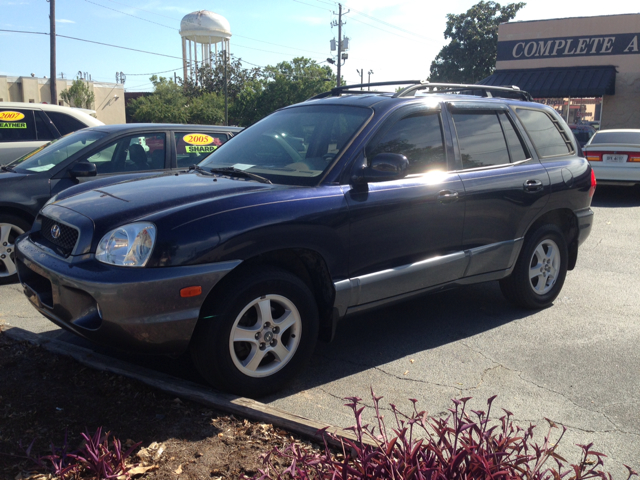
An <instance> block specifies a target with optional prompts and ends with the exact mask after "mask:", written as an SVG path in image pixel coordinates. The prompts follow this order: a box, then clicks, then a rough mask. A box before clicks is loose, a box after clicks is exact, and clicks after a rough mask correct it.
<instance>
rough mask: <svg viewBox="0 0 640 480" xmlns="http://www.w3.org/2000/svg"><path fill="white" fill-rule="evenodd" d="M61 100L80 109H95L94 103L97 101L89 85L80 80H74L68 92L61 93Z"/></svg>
mask: <svg viewBox="0 0 640 480" xmlns="http://www.w3.org/2000/svg"><path fill="white" fill-rule="evenodd" d="M60 98H62V99H63V100H64V101H65V102H67V103H68V104H69V105H71V106H72V107H80V108H93V102H95V100H96V96H95V95H94V93H93V91H92V90H91V89H90V88H89V84H88V83H86V82H84V81H83V80H81V79H79V78H78V79H76V80H74V81H73V83H72V84H71V86H70V87H69V88H68V89H67V90H63V91H62V92H60Z"/></svg>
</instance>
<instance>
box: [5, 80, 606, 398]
mask: <svg viewBox="0 0 640 480" xmlns="http://www.w3.org/2000/svg"><path fill="white" fill-rule="evenodd" d="M371 86H373V87H380V86H381V84H371ZM365 87H366V85H365ZM436 87H437V88H439V92H434V93H430V92H431V91H432V90H433V89H434V88H436ZM354 88H355V89H358V88H361V87H360V86H356V87H353V86H352V87H345V88H338V89H334V90H332V91H331V92H327V93H326V94H324V95H320V96H319V97H316V98H314V99H311V100H309V101H307V102H304V103H301V104H298V105H293V106H291V107H287V108H284V109H282V110H279V111H278V112H276V113H274V114H272V115H270V116H268V117H267V118H265V119H263V120H262V121H260V122H258V123H257V124H255V125H254V126H252V127H250V128H248V129H247V130H245V131H244V132H243V133H242V135H239V136H237V137H235V138H233V139H231V140H230V141H229V142H228V143H226V144H225V145H224V147H223V148H221V149H219V150H217V151H216V152H214V153H213V154H211V155H210V156H209V157H208V158H206V159H205V160H204V161H203V162H202V163H200V164H199V165H198V166H197V167H195V168H193V169H192V170H191V171H190V172H184V173H176V174H164V175H158V176H156V177H155V178H152V179H142V180H132V181H128V182H122V183H117V184H113V185H103V186H100V187H99V188H92V186H91V185H86V186H78V187H74V188H73V189H70V190H67V191H66V192H63V193H62V194H61V195H60V196H59V197H58V199H57V200H56V201H53V202H51V203H50V204H49V205H47V206H46V207H44V208H43V209H42V211H41V212H40V214H39V215H38V217H37V219H36V221H35V223H34V227H33V230H32V231H31V232H30V233H29V234H27V235H23V236H21V237H20V238H19V240H18V242H17V246H18V255H17V265H18V271H19V274H20V280H21V282H22V284H23V286H24V291H25V294H26V295H27V297H28V298H29V299H30V301H31V302H32V303H33V305H34V306H35V307H36V308H37V309H38V311H40V312H41V313H42V314H43V315H45V316H46V317H48V318H49V319H51V320H52V321H53V322H55V323H56V324H58V325H60V326H62V327H64V328H66V329H69V330H71V331H73V332H75V333H76V334H78V335H81V336H83V337H85V338H88V339H91V340H94V341H96V342H100V343H104V344H108V345H113V346H116V347H118V348H122V349H130V350H135V351H138V352H149V353H162V354H169V355H179V354H181V353H182V352H185V351H186V350H187V349H190V350H191V353H192V356H193V358H194V360H195V364H196V366H197V368H198V370H199V371H200V372H201V373H202V375H203V376H204V377H205V378H206V379H207V380H208V381H209V382H211V383H212V384H214V385H216V386H219V387H220V388H222V389H225V390H230V391H232V392H235V393H238V394H243V395H250V396H260V395H265V394H267V393H269V392H273V391H275V390H277V389H278V388H280V387H281V386H282V385H283V383H284V382H286V381H287V380H289V379H291V377H292V376H293V375H294V374H295V373H296V372H298V371H299V370H300V369H301V368H302V366H303V365H304V364H305V362H306V361H307V360H308V359H309V358H310V357H311V355H312V352H313V349H314V346H315V344H316V340H317V339H318V338H322V339H326V340H328V339H331V338H332V337H333V334H334V332H335V328H336V322H337V321H338V320H339V319H342V318H344V317H347V316H349V315H350V314H352V313H356V312H362V311H365V310H367V309H370V308H375V307H378V306H380V305H385V304H388V303H390V302H395V301H398V300H402V299H405V298H408V297H411V296H413V295H417V294H422V293H425V292H431V291H438V290H442V289H444V288H450V287H452V286H456V285H464V284H471V283H477V282H485V281H492V280H499V281H500V285H501V287H502V291H503V292H504V294H505V296H506V297H507V299H509V300H510V301H512V302H514V303H516V304H518V305H521V306H523V307H527V308H542V307H546V306H549V305H550V304H551V303H552V302H553V301H554V299H555V298H556V297H557V295H558V294H559V292H560V290H561V288H562V285H563V283H564V281H565V275H566V273H567V270H568V269H573V268H574V266H575V264H576V259H577V256H578V248H579V245H580V244H581V243H582V242H583V241H584V240H585V239H586V238H587V236H588V235H589V232H590V230H591V224H592V220H593V212H592V211H591V209H590V204H591V198H592V195H593V192H594V190H595V177H594V175H593V173H592V171H591V167H590V166H589V163H588V162H587V161H586V160H585V159H584V158H580V157H578V156H577V155H576V151H577V148H578V146H577V144H576V143H575V139H574V137H573V135H572V134H571V131H570V130H569V127H568V126H567V125H566V124H565V123H564V121H563V120H562V118H560V117H559V116H558V114H557V113H556V112H554V110H553V109H551V108H549V107H546V106H544V105H539V104H536V103H532V102H529V101H519V100H513V99H504V98H485V97H479V96H471V95H464V94H460V92H461V91H462V92H467V91H474V92H477V91H481V92H482V93H483V94H485V95H487V96H490V95H491V96H493V97H496V96H499V95H500V94H502V93H503V92H504V94H505V95H510V96H514V95H516V94H518V91H517V90H515V89H503V88H499V87H484V86H475V85H474V86H473V87H470V86H468V85H466V86H465V85H462V86H459V85H458V86H456V85H453V86H451V85H440V86H438V85H434V84H428V83H415V84H411V86H409V87H407V88H406V89H404V90H403V91H401V92H399V93H373V92H367V91H366V90H365V91H360V90H355V89H354ZM416 93H418V94H419V95H416ZM522 93H523V96H522V98H528V97H527V95H524V92H522Z"/></svg>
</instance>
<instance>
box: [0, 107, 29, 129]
mask: <svg viewBox="0 0 640 480" xmlns="http://www.w3.org/2000/svg"><path fill="white" fill-rule="evenodd" d="M23 118H24V113H20V112H12V111H10V110H6V111H4V112H0V128H27V124H26V123H25V122H21V121H20V120H22V119H23Z"/></svg>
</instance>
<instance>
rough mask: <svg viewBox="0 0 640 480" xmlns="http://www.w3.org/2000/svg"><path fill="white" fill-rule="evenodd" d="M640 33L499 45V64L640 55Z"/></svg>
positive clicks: (537, 40) (536, 40)
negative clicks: (557, 58) (559, 58)
mask: <svg viewBox="0 0 640 480" xmlns="http://www.w3.org/2000/svg"><path fill="white" fill-rule="evenodd" d="M638 37H640V33H621V34H617V35H608V36H603V35H598V36H595V35H594V36H584V37H559V38H543V39H535V40H510V41H508V42H498V61H506V60H527V59H534V58H554V57H565V58H566V57H585V56H587V57H588V56H601V55H629V54H634V53H635V54H639V53H640V48H639V43H638Z"/></svg>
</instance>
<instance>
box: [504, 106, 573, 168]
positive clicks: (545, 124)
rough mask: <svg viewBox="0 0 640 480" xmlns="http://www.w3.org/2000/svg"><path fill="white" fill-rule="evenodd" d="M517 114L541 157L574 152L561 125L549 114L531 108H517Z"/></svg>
mask: <svg viewBox="0 0 640 480" xmlns="http://www.w3.org/2000/svg"><path fill="white" fill-rule="evenodd" d="M516 114H517V115H518V118H520V121H521V122H522V124H523V125H524V128H525V130H526V131H527V133H528V134H529V138H531V141H532V142H533V145H534V146H535V149H536V151H537V152H538V155H539V156H540V157H553V156H556V155H567V154H569V153H572V152H573V150H572V148H571V144H570V142H569V140H568V138H566V137H565V136H564V135H563V133H561V127H560V125H559V124H558V123H557V122H556V121H554V120H553V119H552V118H551V117H550V116H549V115H547V114H546V113H545V112H543V111H540V110H533V109H531V108H516Z"/></svg>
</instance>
